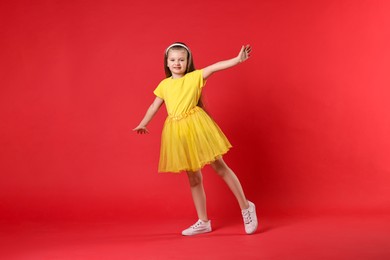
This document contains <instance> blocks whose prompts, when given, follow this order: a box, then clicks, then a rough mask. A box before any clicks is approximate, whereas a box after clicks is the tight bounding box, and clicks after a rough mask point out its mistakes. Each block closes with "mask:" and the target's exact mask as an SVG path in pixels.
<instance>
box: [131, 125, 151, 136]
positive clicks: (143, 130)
mask: <svg viewBox="0 0 390 260" xmlns="http://www.w3.org/2000/svg"><path fill="white" fill-rule="evenodd" d="M133 131H136V132H137V134H141V135H142V134H149V131H148V129H147V128H146V127H145V126H137V127H136V128H134V129H133Z"/></svg>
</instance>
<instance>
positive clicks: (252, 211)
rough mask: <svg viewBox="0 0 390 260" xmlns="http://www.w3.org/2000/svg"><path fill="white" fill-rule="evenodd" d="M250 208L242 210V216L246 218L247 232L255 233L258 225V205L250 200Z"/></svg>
mask: <svg viewBox="0 0 390 260" xmlns="http://www.w3.org/2000/svg"><path fill="white" fill-rule="evenodd" d="M248 203H249V208H247V209H243V210H242V212H241V213H242V218H243V219H244V226H245V232H246V233H247V234H253V233H254V232H255V231H256V229H257V226H258V223H257V216H256V207H255V204H253V203H252V202H250V201H248Z"/></svg>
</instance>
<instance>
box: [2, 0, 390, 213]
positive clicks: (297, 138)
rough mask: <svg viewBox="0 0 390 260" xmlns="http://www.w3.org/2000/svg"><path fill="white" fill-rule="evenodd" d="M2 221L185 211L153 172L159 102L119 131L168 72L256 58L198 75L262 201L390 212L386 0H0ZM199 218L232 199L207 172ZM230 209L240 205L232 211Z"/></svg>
mask: <svg viewBox="0 0 390 260" xmlns="http://www.w3.org/2000/svg"><path fill="white" fill-rule="evenodd" d="M0 10H1V11H0V12H1V15H0V24H1V29H0V31H1V37H0V47H1V48H0V53H1V59H0V66H1V72H0V74H1V77H0V81H1V83H0V84H1V86H0V88H1V89H0V93H1V96H0V111H1V112H0V121H1V127H0V145H1V150H0V153H1V157H0V174H1V175H0V209H1V218H3V219H8V220H10V219H24V218H28V219H62V218H88V219H90V218H110V217H114V218H119V217H123V218H133V217H134V216H138V217H140V216H141V215H142V214H141V213H140V211H143V210H147V211H149V210H151V209H153V210H152V212H153V214H158V215H161V216H165V217H175V216H177V215H182V216H194V215H195V211H194V209H193V205H192V200H191V197H190V192H189V188H188V184H187V180H186V177H185V175H183V174H182V175H173V174H158V173H157V163H158V154H159V145H160V131H161V129H162V123H163V120H164V118H165V115H166V112H165V108H163V109H162V110H161V111H160V112H159V114H158V115H157V116H156V118H155V119H154V120H153V122H152V123H151V124H150V131H151V134H150V135H147V136H138V135H136V134H134V133H133V132H131V129H132V128H133V127H135V126H136V125H137V124H138V123H139V121H140V120H141V118H142V117H143V115H144V113H145V111H146V109H147V107H148V106H149V104H150V103H151V102H152V100H153V98H154V96H153V93H152V91H153V90H154V88H155V87H156V86H157V84H158V83H159V81H160V80H161V79H163V78H164V73H163V51H164V49H165V48H166V46H168V45H169V44H170V43H172V42H174V41H183V42H186V43H187V44H188V45H189V46H190V47H191V48H192V51H193V53H194V58H195V65H196V66H197V67H198V68H202V67H203V66H206V65H208V64H210V63H212V62H216V61H219V60H221V59H226V58H231V57H233V56H235V55H236V54H237V53H238V51H239V48H240V46H241V45H242V44H246V43H250V44H251V45H252V46H253V56H252V58H251V59H250V60H249V61H248V62H247V63H244V64H242V65H240V66H238V67H235V68H233V69H230V70H229V71H224V72H220V73H218V74H216V75H215V76H213V77H212V78H210V80H209V81H208V83H207V87H206V88H205V92H204V95H205V101H206V105H207V107H208V110H209V111H210V113H211V114H212V116H213V117H214V119H215V120H216V121H217V122H218V124H219V125H220V126H221V128H222V129H223V131H224V132H225V134H226V135H227V136H228V138H229V139H230V141H231V142H232V144H233V146H234V148H233V149H232V150H231V151H230V152H229V153H228V154H227V155H226V156H225V160H226V161H227V162H228V164H229V165H230V167H231V168H233V169H234V170H235V172H236V173H237V175H238V176H239V178H240V180H241V182H242V184H243V186H244V189H245V192H246V194H247V196H248V197H249V198H250V199H252V200H254V201H255V202H256V203H257V204H258V207H259V210H261V211H263V212H272V211H277V210H285V211H289V210H303V211H316V212H318V211H321V210H354V209H364V210H365V209H380V210H388V209H389V208H390V207H389V206H390V199H389V198H390V190H389V187H390V185H389V182H390V175H389V171H390V161H389V159H388V157H389V154H390V138H389V132H390V117H389V111H390V105H389V104H390V102H389V98H390V90H389V86H390V74H389V72H388V70H389V67H390V51H389V46H390V41H389V40H390V34H389V30H388V28H390V18H389V15H388V14H389V12H390V4H389V2H388V1H385V0H383V1H379V0H378V1H369V0H365V1H352V0H344V1H336V0H335V1H321V2H318V1H308V0H301V1H282V0H277V1H255V0H244V1H226V0H225V1H203V0H201V1H192V2H183V1H176V0H171V1H169V2H166V1H153V2H150V1H149V2H148V1H137V2H136V1H102V0H98V1H89V0H85V1H2V2H1V3H0ZM204 177H205V186H206V192H207V196H208V203H209V211H210V214H211V215H218V214H219V215H224V216H225V215H229V214H230V213H231V212H233V211H237V210H238V206H237V204H236V202H235V200H234V198H233V196H232V195H231V194H230V193H229V191H228V189H227V188H226V187H225V185H224V184H223V183H222V181H221V180H220V179H219V178H218V177H217V176H216V175H215V174H214V173H213V172H212V170H211V169H210V168H208V167H206V168H205V169H204ZM237 214H239V213H237Z"/></svg>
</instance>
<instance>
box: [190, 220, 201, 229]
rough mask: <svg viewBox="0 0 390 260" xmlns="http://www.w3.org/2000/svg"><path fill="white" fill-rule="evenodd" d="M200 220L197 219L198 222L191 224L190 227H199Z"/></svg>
mask: <svg viewBox="0 0 390 260" xmlns="http://www.w3.org/2000/svg"><path fill="white" fill-rule="evenodd" d="M200 224H201V223H200V221H198V222H196V223H195V224H194V225H192V226H191V227H192V228H197V227H199V226H200Z"/></svg>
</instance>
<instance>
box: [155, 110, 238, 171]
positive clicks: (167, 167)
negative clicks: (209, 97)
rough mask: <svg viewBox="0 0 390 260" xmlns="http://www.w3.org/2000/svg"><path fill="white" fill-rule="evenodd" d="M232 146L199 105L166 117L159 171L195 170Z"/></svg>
mask: <svg viewBox="0 0 390 260" xmlns="http://www.w3.org/2000/svg"><path fill="white" fill-rule="evenodd" d="M231 147H232V145H231V144H230V142H229V140H228V139H227V138H226V136H225V135H224V133H223V132H222V131H221V129H220V128H219V127H218V125H217V124H216V123H215V122H214V121H213V120H212V119H211V117H210V116H209V115H208V114H207V113H206V112H205V111H204V110H203V109H202V108H200V107H195V108H193V109H192V110H190V111H189V112H188V113H186V114H183V115H180V116H176V117H171V116H168V117H167V119H166V121H165V123H164V128H163V131H162V136H161V151H160V162H159V166H158V171H159V172H181V171H196V170H199V169H201V168H202V167H203V166H204V165H206V164H208V163H211V162H213V161H215V160H216V159H217V158H218V157H219V156H221V155H223V154H225V153H226V152H227V151H228V150H229V149H230V148H231Z"/></svg>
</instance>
